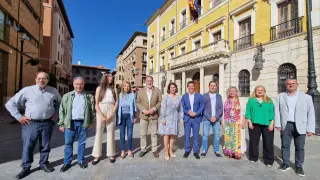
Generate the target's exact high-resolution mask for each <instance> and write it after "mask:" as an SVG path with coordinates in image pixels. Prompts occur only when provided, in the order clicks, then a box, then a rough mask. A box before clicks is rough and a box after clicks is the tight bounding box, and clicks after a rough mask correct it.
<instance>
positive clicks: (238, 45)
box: [233, 34, 254, 51]
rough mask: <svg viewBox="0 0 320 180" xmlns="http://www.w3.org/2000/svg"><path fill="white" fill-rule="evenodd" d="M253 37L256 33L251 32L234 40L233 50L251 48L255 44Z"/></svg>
mask: <svg viewBox="0 0 320 180" xmlns="http://www.w3.org/2000/svg"><path fill="white" fill-rule="evenodd" d="M253 37H254V34H251V35H249V36H245V37H242V38H240V39H237V40H234V41H233V50H234V51H238V50H241V49H245V48H249V47H251V46H253Z"/></svg>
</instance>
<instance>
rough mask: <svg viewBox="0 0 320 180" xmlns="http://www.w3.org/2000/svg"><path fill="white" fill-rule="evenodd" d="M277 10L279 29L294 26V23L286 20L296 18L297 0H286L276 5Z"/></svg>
mask: <svg viewBox="0 0 320 180" xmlns="http://www.w3.org/2000/svg"><path fill="white" fill-rule="evenodd" d="M278 11H279V13H278V14H279V17H278V18H279V24H281V26H280V29H288V28H289V27H291V26H294V25H295V24H294V23H290V22H288V21H290V20H294V19H297V18H298V1H297V0H287V1H284V2H283V3H280V4H279V5H278Z"/></svg>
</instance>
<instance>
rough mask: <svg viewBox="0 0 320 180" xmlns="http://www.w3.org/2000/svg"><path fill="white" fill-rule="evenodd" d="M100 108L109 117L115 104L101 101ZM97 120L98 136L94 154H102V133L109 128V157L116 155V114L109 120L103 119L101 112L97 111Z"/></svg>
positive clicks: (98, 155)
mask: <svg viewBox="0 0 320 180" xmlns="http://www.w3.org/2000/svg"><path fill="white" fill-rule="evenodd" d="M99 107H100V110H101V112H102V114H103V115H104V116H105V117H107V116H108V115H110V114H111V113H112V110H113V108H114V105H112V104H106V103H100V104H99ZM96 117H97V122H96V136H95V140H94V145H93V150H92V156H93V157H101V155H102V135H103V131H104V128H107V157H112V156H114V155H115V152H116V151H115V142H114V133H115V127H116V116H115V115H114V116H113V117H112V118H111V119H110V120H109V121H108V122H106V121H102V120H101V118H100V116H99V114H98V113H97V116H96Z"/></svg>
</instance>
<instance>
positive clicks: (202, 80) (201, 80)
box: [200, 67, 204, 94]
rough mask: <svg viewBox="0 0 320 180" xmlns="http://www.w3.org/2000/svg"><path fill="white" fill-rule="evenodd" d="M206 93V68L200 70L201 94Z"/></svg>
mask: <svg viewBox="0 0 320 180" xmlns="http://www.w3.org/2000/svg"><path fill="white" fill-rule="evenodd" d="M203 93H204V68H203V67H202V68H200V94H203Z"/></svg>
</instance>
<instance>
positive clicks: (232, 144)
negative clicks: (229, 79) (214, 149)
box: [222, 86, 245, 159]
mask: <svg viewBox="0 0 320 180" xmlns="http://www.w3.org/2000/svg"><path fill="white" fill-rule="evenodd" d="M222 125H223V126H224V129H225V130H224V132H225V133H224V147H223V153H224V155H225V156H228V157H229V158H231V157H232V158H235V159H241V157H242V155H243V153H244V151H245V150H244V148H243V147H245V140H244V137H242V136H243V133H241V131H242V129H243V128H244V121H243V119H242V115H241V106H240V101H239V96H238V89H237V88H236V87H234V86H232V87H230V88H228V90H227V100H226V102H225V103H224V119H223V121H222Z"/></svg>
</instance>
